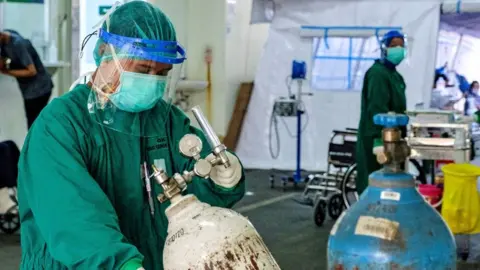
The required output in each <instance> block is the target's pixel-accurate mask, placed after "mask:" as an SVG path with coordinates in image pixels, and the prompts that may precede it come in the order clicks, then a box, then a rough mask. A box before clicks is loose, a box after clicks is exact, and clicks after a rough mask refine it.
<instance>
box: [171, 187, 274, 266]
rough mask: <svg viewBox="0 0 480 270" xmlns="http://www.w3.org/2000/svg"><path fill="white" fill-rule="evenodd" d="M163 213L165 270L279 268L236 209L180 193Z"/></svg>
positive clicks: (249, 224)
mask: <svg viewBox="0 0 480 270" xmlns="http://www.w3.org/2000/svg"><path fill="white" fill-rule="evenodd" d="M172 199H173V198H172ZM166 215H167V218H168V236H167V240H166V242H165V247H164V251H163V266H164V269H165V270H178V269H205V270H213V269H252V270H253V269H255V270H259V269H265V270H270V269H271V270H275V269H280V267H279V266H278V264H277V263H276V261H275V259H274V258H273V256H272V255H271V253H270V251H269V250H268V248H267V246H266V245H265V243H264V242H263V240H262V238H261V237H260V235H259V234H258V232H257V231H256V230H255V228H254V227H253V225H252V224H251V223H250V221H248V219H247V218H245V217H243V216H242V215H240V214H238V213H237V212H235V211H232V210H229V209H224V208H219V207H212V206H210V205H208V204H206V203H203V202H200V201H199V200H198V199H197V198H196V197H195V196H194V195H186V196H181V195H179V196H178V197H175V198H174V199H173V200H172V205H170V206H169V207H168V208H167V210H166Z"/></svg>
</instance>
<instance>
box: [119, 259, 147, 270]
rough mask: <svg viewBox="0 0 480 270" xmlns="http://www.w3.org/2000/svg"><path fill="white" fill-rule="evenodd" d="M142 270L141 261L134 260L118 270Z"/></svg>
mask: <svg viewBox="0 0 480 270" xmlns="http://www.w3.org/2000/svg"><path fill="white" fill-rule="evenodd" d="M139 269H143V265H142V260H141V259H138V258H135V259H131V260H129V261H127V262H126V263H124V264H123V265H122V267H121V268H120V270H139Z"/></svg>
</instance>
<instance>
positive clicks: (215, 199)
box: [18, 85, 245, 270]
mask: <svg viewBox="0 0 480 270" xmlns="http://www.w3.org/2000/svg"><path fill="white" fill-rule="evenodd" d="M89 91H90V89H89V88H88V87H87V86H86V85H80V86H77V87H76V88H75V89H74V90H73V91H71V92H69V93H67V94H66V95H64V96H62V97H59V98H57V99H54V100H53V101H52V102H51V104H50V105H49V106H48V107H46V108H45V109H44V111H43V112H42V113H41V115H40V116H39V118H38V119H37V120H36V122H35V123H34V125H33V127H32V129H31V130H30V132H29V133H28V136H27V138H26V141H25V145H24V147H23V150H22V155H21V158H20V163H19V186H18V199H19V204H20V216H21V226H22V227H21V244H22V260H21V266H20V269H24V270H32V269H39V270H40V269H49V270H59V269H85V270H93V269H108V270H110V269H121V267H122V265H124V264H125V262H127V261H129V262H130V261H132V260H133V261H135V260H137V261H141V260H143V265H144V267H145V269H147V270H157V269H158V270H160V269H163V263H162V259H163V258H162V256H163V246H164V242H165V238H166V235H167V226H168V220H167V218H166V216H165V209H166V208H167V206H169V203H163V204H160V203H159V202H158V200H156V199H155V214H154V215H153V216H152V215H151V213H150V208H149V204H148V200H147V195H146V194H147V193H146V191H145V188H144V182H143V180H142V179H141V169H140V167H141V166H140V164H141V156H143V155H144V154H145V156H146V159H147V162H148V164H149V165H151V164H154V163H158V164H162V165H163V164H164V166H165V169H166V171H167V173H168V175H173V173H175V172H183V171H184V170H190V169H191V168H192V167H193V161H192V160H191V159H188V158H185V157H183V156H182V155H181V154H180V153H179V152H178V150H177V149H178V143H179V140H180V139H181V138H182V137H183V135H185V134H187V133H194V134H196V135H197V136H199V137H200V138H201V139H202V141H203V145H204V149H203V151H202V156H204V157H205V156H207V155H208V154H209V153H210V149H209V147H208V143H207V141H206V140H205V137H204V135H203V133H202V132H201V131H200V130H198V129H196V128H194V127H192V126H191V125H190V121H189V119H188V117H187V116H186V115H185V114H184V113H183V112H181V111H180V110H179V109H178V108H176V107H172V110H171V112H170V115H171V117H170V120H169V122H168V123H167V124H166V128H165V136H159V137H150V138H144V140H145V142H144V143H142V139H141V138H139V137H133V136H129V135H126V134H123V133H120V132H116V131H114V130H111V129H108V128H105V127H103V126H101V125H100V124H97V123H96V122H94V121H93V120H92V119H91V117H90V116H89V113H88V111H87V98H88V95H89ZM141 145H145V146H144V147H141ZM152 189H153V192H152V193H153V194H152V195H153V196H154V198H156V195H157V194H159V193H160V192H162V189H161V186H159V185H158V184H156V183H155V184H154V186H153V188H152ZM244 192H245V181H244V177H243V176H242V180H241V181H240V183H239V184H238V185H237V186H236V187H235V188H233V189H231V190H226V189H222V188H221V187H218V186H216V185H215V184H214V183H213V182H212V181H211V180H206V179H200V178H195V179H194V180H193V182H192V183H191V184H190V185H189V186H188V190H187V193H190V194H195V195H196V196H197V197H198V198H199V199H200V200H201V201H203V202H206V203H209V204H211V205H214V206H220V207H232V206H233V205H234V204H235V203H236V202H237V201H239V200H240V199H241V198H242V197H243V195H244Z"/></svg>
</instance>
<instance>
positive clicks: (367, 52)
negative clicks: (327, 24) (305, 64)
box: [312, 36, 380, 90]
mask: <svg viewBox="0 0 480 270" xmlns="http://www.w3.org/2000/svg"><path fill="white" fill-rule="evenodd" d="M379 46H380V45H379V41H378V38H377V37H376V36H372V37H370V38H363V37H355V38H353V37H351V38H348V37H347V38H344V37H328V38H327V39H326V40H325V39H324V38H314V39H313V58H314V59H313V68H312V88H313V89H316V90H361V89H362V83H363V76H364V75H365V72H366V71H367V70H368V68H370V66H371V65H372V64H373V61H375V59H378V58H379V57H380V47H379Z"/></svg>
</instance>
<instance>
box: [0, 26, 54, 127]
mask: <svg viewBox="0 0 480 270" xmlns="http://www.w3.org/2000/svg"><path fill="white" fill-rule="evenodd" d="M0 72H1V73H3V74H6V75H10V76H13V77H15V78H16V79H17V82H18V85H19V87H20V90H21V91H22V96H23V100H24V106H25V112H26V116H27V125H28V128H30V127H31V126H32V124H33V122H34V121H35V119H36V118H37V116H38V115H39V114H40V112H41V111H42V109H43V108H44V107H45V106H46V105H47V104H48V101H49V100H50V96H51V95H52V89H53V82H52V78H51V76H50V74H48V72H47V70H46V69H45V67H44V66H43V64H42V61H41V60H40V57H39V56H38V53H37V51H36V50H35V48H34V47H33V45H32V43H31V42H30V41H29V40H28V39H25V38H23V37H22V36H20V34H18V32H16V31H13V30H3V31H2V32H0Z"/></svg>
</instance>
